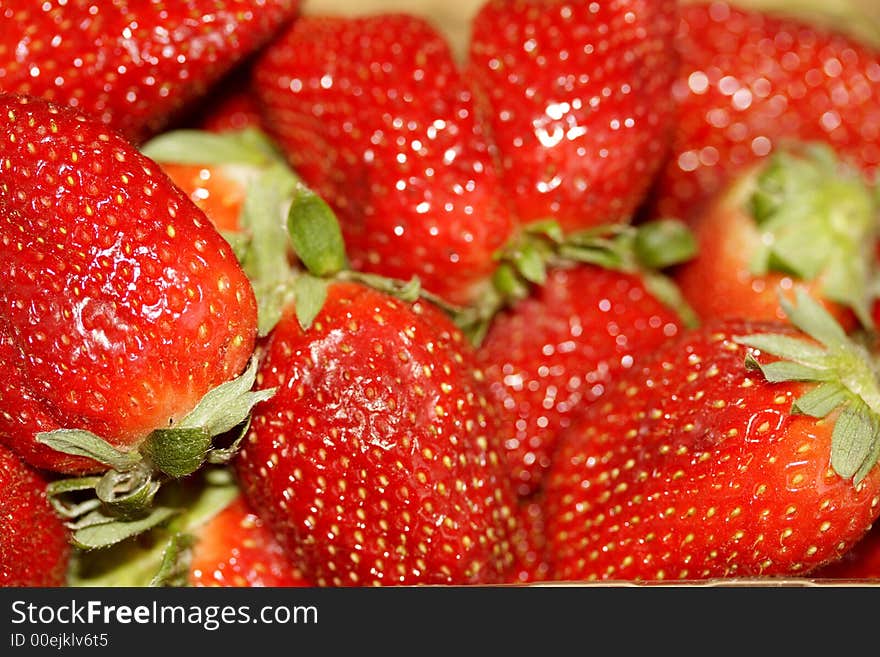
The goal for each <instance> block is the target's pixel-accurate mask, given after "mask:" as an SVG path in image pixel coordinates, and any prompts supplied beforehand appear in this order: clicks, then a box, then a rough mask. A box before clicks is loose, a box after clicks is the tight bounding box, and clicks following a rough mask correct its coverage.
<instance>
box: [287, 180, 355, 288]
mask: <svg viewBox="0 0 880 657" xmlns="http://www.w3.org/2000/svg"><path fill="white" fill-rule="evenodd" d="M287 226H288V230H289V231H290V236H291V239H292V241H293V250H294V251H295V252H296V255H297V256H298V257H299V259H300V260H301V261H302V263H303V265H305V267H306V269H308V270H309V273H310V274H312V275H313V276H318V277H328V276H333V275H334V274H337V273H339V272H340V271H342V270H343V269H346V267H347V258H346V254H345V242H344V240H343V238H342V229H341V228H340V226H339V221H338V220H337V219H336V214H335V213H334V212H333V210H331V209H330V206H329V205H327V203H326V201H324V199H322V198H321V197H320V196H318V195H317V194H315V193H314V192H313V191H311V190H310V189H308V188H307V187H305V186H304V185H298V186H297V189H296V193H295V194H294V197H293V203H292V204H291V206H290V213H289V214H288V218H287Z"/></svg>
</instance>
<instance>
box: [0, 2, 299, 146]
mask: <svg viewBox="0 0 880 657" xmlns="http://www.w3.org/2000/svg"><path fill="white" fill-rule="evenodd" d="M298 6H299V2H298V1H297V0H259V1H258V2H254V0H190V2H186V3H184V2H171V3H169V2H163V1H161V0H125V1H123V2H113V3H107V4H103V5H101V6H100V11H99V10H98V5H96V4H95V3H94V2H91V0H67V1H66V2H42V3H39V2H33V1H32V0H4V3H3V7H0V18H2V20H3V21H4V23H5V24H6V25H9V26H13V25H15V26H18V28H17V29H9V30H6V31H4V33H3V36H2V37H0V91H4V92H7V93H18V94H27V95H33V96H41V97H44V98H46V99H48V100H52V101H54V102H56V103H59V104H69V105H72V106H74V107H77V108H79V109H80V110H81V111H83V112H87V113H90V114H93V115H95V116H96V117H98V118H100V119H101V121H103V122H104V123H106V124H107V125H108V126H111V127H113V128H115V129H117V130H119V131H121V132H123V133H124V134H125V136H127V137H128V138H130V139H132V140H134V141H136V142H139V141H141V140H143V139H145V138H146V137H149V136H151V135H153V134H156V133H158V132H159V131H160V130H162V129H163V128H164V127H166V126H167V125H169V123H170V122H171V121H172V120H173V119H175V118H176V117H177V116H178V115H179V114H180V113H181V112H182V111H183V110H184V109H186V108H188V107H189V106H191V105H192V104H193V102H194V101H196V100H197V99H200V98H201V97H202V96H204V95H205V93H206V92H207V90H208V89H209V88H210V87H211V85H213V84H214V83H215V82H217V81H218V80H219V79H220V78H221V77H222V76H223V75H224V74H225V73H226V72H227V71H230V70H231V69H232V68H233V66H234V65H236V64H237V63H238V62H239V61H240V60H241V59H242V58H244V57H245V56H247V55H249V54H251V53H252V52H254V51H256V50H257V49H258V48H259V47H261V46H262V45H263V44H264V43H265V42H266V41H267V40H268V39H269V38H270V37H271V36H272V35H273V34H274V33H275V32H276V31H277V30H278V29H279V28H280V27H281V26H282V25H283V24H284V23H285V22H287V21H288V20H290V19H292V18H293V17H294V16H295V15H296V12H297V9H298Z"/></svg>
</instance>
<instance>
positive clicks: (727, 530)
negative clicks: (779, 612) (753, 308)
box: [545, 292, 880, 580]
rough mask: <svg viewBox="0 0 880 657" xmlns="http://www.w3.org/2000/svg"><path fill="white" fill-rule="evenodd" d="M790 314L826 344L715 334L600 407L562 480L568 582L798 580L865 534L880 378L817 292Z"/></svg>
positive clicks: (755, 328) (728, 326) (554, 506)
mask: <svg viewBox="0 0 880 657" xmlns="http://www.w3.org/2000/svg"><path fill="white" fill-rule="evenodd" d="M787 309H788V312H789V318H790V320H791V322H792V323H793V324H794V326H796V327H797V328H798V329H800V330H803V331H808V332H809V334H810V335H811V336H812V337H809V338H808V337H806V336H805V335H804V334H803V333H800V332H799V331H797V330H795V329H794V328H793V327H788V326H787V325H786V324H782V323H768V324H755V323H748V322H743V321H739V320H729V321H727V322H721V323H712V324H706V325H705V326H704V327H702V328H701V329H697V330H694V331H692V332H687V333H683V334H682V335H681V336H680V338H678V339H676V340H672V341H670V342H668V343H666V344H665V345H663V346H661V347H659V348H657V349H656V350H654V352H653V353H652V354H651V355H649V356H648V357H646V358H645V359H643V360H642V361H641V363H640V365H639V366H638V367H636V368H634V369H632V370H630V372H629V373H627V374H626V375H624V376H622V377H621V378H619V379H618V381H617V383H616V385H615V386H614V388H613V389H611V390H609V391H608V392H606V393H605V396H604V397H603V399H602V402H601V403H599V404H597V405H595V406H593V407H591V408H588V409H587V411H586V413H585V414H584V415H583V416H582V420H581V421H580V422H579V423H578V424H577V425H576V426H573V427H572V429H571V430H570V432H569V433H567V434H566V436H565V437H564V440H563V442H562V444H561V446H560V449H559V451H558V453H557V457H556V459H555V461H554V464H553V467H552V468H551V471H550V473H549V474H548V479H547V487H546V490H545V494H546V505H545V520H546V523H547V533H548V538H547V541H548V554H549V556H548V558H549V560H550V562H551V564H552V568H553V572H552V575H553V577H555V578H558V579H621V580H632V579H644V580H654V579H665V578H672V579H676V578H678V579H701V578H711V577H729V576H772V575H798V574H804V573H808V572H809V571H810V570H812V569H814V568H816V567H819V566H821V565H822V564H825V563H827V562H829V561H832V560H834V559H837V558H839V557H840V556H841V555H843V554H844V553H845V552H846V551H847V550H849V549H850V547H852V546H853V545H854V544H855V543H856V541H857V540H859V539H860V538H861V537H862V536H863V535H864V534H865V532H866V531H867V530H868V528H869V527H870V526H871V523H872V522H873V521H874V520H875V519H876V517H877V515H878V513H880V468H877V467H875V466H876V463H877V458H878V454H880V450H878V440H877V436H878V427H880V418H878V416H877V410H878V403H877V399H878V396H877V395H878V392H880V388H878V382H877V378H876V375H875V372H874V368H873V365H872V363H871V362H870V357H869V356H868V354H867V352H865V351H864V350H863V349H861V348H860V347H858V346H857V345H855V344H854V343H850V342H848V341H847V338H846V335H845V334H844V333H843V330H842V329H841V328H840V327H839V326H838V325H837V324H835V323H834V321H833V319H831V317H830V315H828V314H827V313H826V312H825V311H824V310H823V309H822V306H821V305H820V304H818V303H817V302H815V301H813V300H811V299H810V298H809V297H807V296H806V294H805V293H803V292H801V293H799V294H798V305H797V307H796V308H792V307H790V306H787ZM747 345H748V346H747ZM774 354H775V355H776V356H779V357H781V358H784V359H785V360H777V359H776V358H775V357H774ZM744 361H745V363H744ZM746 365H749V368H747V367H746ZM754 370H760V371H754ZM810 381H819V382H820V383H819V384H818V385H816V384H815V383H811V382H810Z"/></svg>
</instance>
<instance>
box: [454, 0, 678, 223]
mask: <svg viewBox="0 0 880 657" xmlns="http://www.w3.org/2000/svg"><path fill="white" fill-rule="evenodd" d="M676 27H677V3H676V2H675V0H621V1H619V2H593V3H587V2H571V1H569V0H555V1H550V2H548V1H546V0H541V1H538V0H491V1H490V2H487V3H486V4H485V5H483V7H482V9H481V10H480V11H479V13H478V14H477V16H476V17H475V19H474V21H473V26H472V37H471V39H472V40H471V44H470V60H469V66H468V71H469V74H470V76H471V79H472V80H473V81H474V85H475V88H476V89H477V90H478V92H479V94H480V96H481V97H482V99H483V100H484V101H485V106H486V107H485V109H486V117H487V119H488V121H489V125H490V128H491V133H490V134H491V136H492V139H493V140H494V143H495V145H496V146H497V148H498V151H499V155H500V158H501V159H500V162H501V171H502V183H503V185H504V194H505V195H506V197H507V198H508V199H510V201H511V203H512V204H513V207H514V209H515V214H516V215H517V218H518V220H519V221H520V222H521V223H526V222H531V221H535V220H542V219H546V218H548V217H553V218H555V219H556V221H557V223H558V224H559V225H560V226H562V228H563V229H564V230H565V231H570V230H574V229H580V228H585V227H588V226H594V225H597V224H605V223H611V222H616V221H628V220H629V219H630V217H631V215H632V214H633V212H634V211H635V209H636V207H637V206H638V205H639V203H640V202H641V201H642V200H643V198H644V196H645V194H646V193H647V191H648V187H649V185H650V181H651V179H652V178H653V176H654V174H655V173H656V172H657V170H658V169H659V167H660V165H661V164H662V162H663V160H664V158H665V156H666V154H667V148H668V145H669V139H670V137H671V131H672V120H673V102H672V95H671V86H672V82H673V80H674V77H675V74H676V73H677V70H678V61H677V58H676V56H675V49H674V44H673V40H674V37H675V30H676Z"/></svg>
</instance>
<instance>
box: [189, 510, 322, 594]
mask: <svg viewBox="0 0 880 657" xmlns="http://www.w3.org/2000/svg"><path fill="white" fill-rule="evenodd" d="M196 534H197V535H196V537H195V543H194V545H193V547H192V556H191V560H190V576H189V583H190V585H192V586H239V587H240V586H308V583H307V581H306V580H305V579H304V578H303V577H302V575H301V573H299V572H298V571H297V569H296V568H295V567H294V566H293V565H292V564H291V563H290V561H289V559H288V558H287V556H286V555H285V553H284V551H283V550H282V549H281V546H280V545H279V544H278V543H277V542H276V541H275V539H274V538H273V537H272V534H270V533H269V531H268V529H266V527H265V526H264V524H263V521H262V520H261V519H260V518H259V517H258V516H257V515H256V514H255V513H254V512H253V511H251V509H250V508H249V507H248V505H247V503H246V502H245V501H244V499H243V498H241V497H238V498H237V499H235V500H234V501H233V502H232V503H231V504H230V505H229V506H227V507H226V508H225V509H223V510H222V511H221V512H220V513H218V514H217V515H216V516H214V517H213V518H211V519H210V520H209V521H208V522H207V523H205V525H204V526H202V527H200V528H199V529H198V530H197V532H196Z"/></svg>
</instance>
